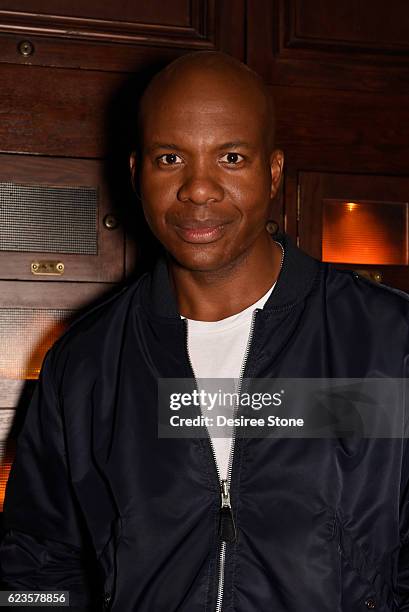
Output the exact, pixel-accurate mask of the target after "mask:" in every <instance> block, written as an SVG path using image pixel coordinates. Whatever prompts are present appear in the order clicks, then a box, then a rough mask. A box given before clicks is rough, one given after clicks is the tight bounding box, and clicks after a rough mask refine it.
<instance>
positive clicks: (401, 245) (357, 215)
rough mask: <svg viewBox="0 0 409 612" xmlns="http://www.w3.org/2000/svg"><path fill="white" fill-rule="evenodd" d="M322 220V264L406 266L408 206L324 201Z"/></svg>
mask: <svg viewBox="0 0 409 612" xmlns="http://www.w3.org/2000/svg"><path fill="white" fill-rule="evenodd" d="M351 212H353V213H354V214H350V213H351ZM322 221H323V223H322V259H323V261H328V262H332V263H348V264H349V263H351V264H365V265H368V264H370V265H371V264H374V265H408V263H409V261H408V203H404V202H376V201H360V202H352V201H345V200H335V199H325V200H324V201H323V219H322Z"/></svg>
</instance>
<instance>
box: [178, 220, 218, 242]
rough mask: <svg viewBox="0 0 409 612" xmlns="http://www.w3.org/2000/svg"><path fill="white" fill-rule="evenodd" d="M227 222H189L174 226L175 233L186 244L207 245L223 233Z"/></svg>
mask: <svg viewBox="0 0 409 612" xmlns="http://www.w3.org/2000/svg"><path fill="white" fill-rule="evenodd" d="M227 223H229V221H221V220H220V221H214V220H206V221H190V222H184V223H183V224H176V225H175V228H176V231H177V233H178V234H179V235H180V236H181V238H183V240H185V241H186V242H195V243H202V244H203V243H208V242H214V241H215V240H218V239H219V238H220V237H221V236H222V234H223V232H224V227H225V225H227Z"/></svg>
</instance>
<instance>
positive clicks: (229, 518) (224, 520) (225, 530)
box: [219, 480, 236, 542]
mask: <svg viewBox="0 0 409 612" xmlns="http://www.w3.org/2000/svg"><path fill="white" fill-rule="evenodd" d="M221 494H222V502H221V507H220V522H219V537H220V539H221V540H222V541H223V542H235V541H236V527H235V525H234V519H233V512H232V509H231V503H230V490H229V483H228V482H227V480H222V481H221Z"/></svg>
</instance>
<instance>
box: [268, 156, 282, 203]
mask: <svg viewBox="0 0 409 612" xmlns="http://www.w3.org/2000/svg"><path fill="white" fill-rule="evenodd" d="M283 168H284V153H283V152H282V151H280V150H276V151H274V152H273V154H272V156H271V160H270V170H271V192H270V194H271V199H273V198H274V197H275V195H276V194H277V191H278V188H279V187H280V182H281V177H282V174H283Z"/></svg>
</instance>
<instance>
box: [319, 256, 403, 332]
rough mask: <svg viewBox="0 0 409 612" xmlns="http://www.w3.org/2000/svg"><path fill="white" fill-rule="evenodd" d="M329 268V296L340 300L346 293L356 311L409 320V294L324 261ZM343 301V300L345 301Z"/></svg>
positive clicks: (327, 290) (327, 276) (327, 277)
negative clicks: (392, 315)
mask: <svg viewBox="0 0 409 612" xmlns="http://www.w3.org/2000/svg"><path fill="white" fill-rule="evenodd" d="M322 266H323V267H324V268H325V270H326V292H327V297H329V298H331V297H332V298H334V300H337V301H338V299H339V298H340V297H341V296H342V295H343V296H345V297H346V298H347V299H348V301H349V303H351V304H353V305H354V312H356V313H357V312H359V311H360V310H363V311H365V312H366V313H367V314H368V315H371V314H372V315H377V316H379V317H381V318H383V317H384V316H385V317H388V315H390V314H392V312H393V313H394V314H395V315H398V316H399V317H401V318H402V319H403V320H404V321H406V322H407V323H409V294H408V293H406V292H405V291H401V290H400V289H396V288H394V287H389V286H388V285H384V284H383V283H379V282H376V281H373V280H371V279H369V278H367V277H365V276H363V275H362V274H359V273H358V272H355V271H354V270H339V269H337V268H334V267H333V266H332V265H331V264H322ZM341 301H342V300H341Z"/></svg>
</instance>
